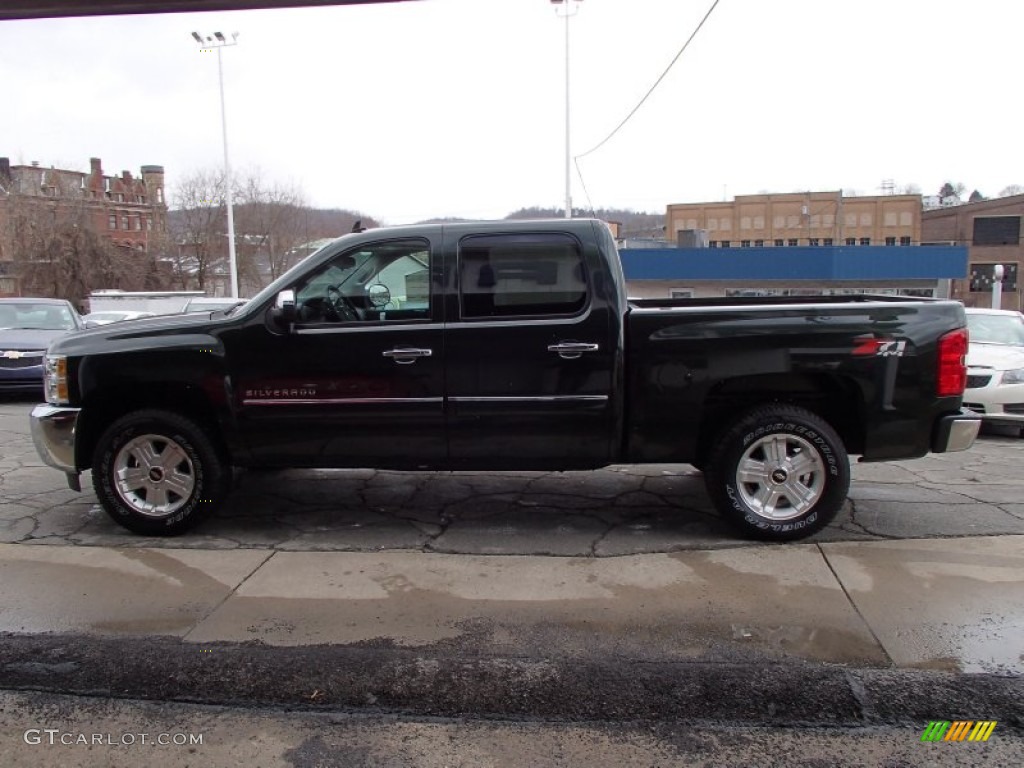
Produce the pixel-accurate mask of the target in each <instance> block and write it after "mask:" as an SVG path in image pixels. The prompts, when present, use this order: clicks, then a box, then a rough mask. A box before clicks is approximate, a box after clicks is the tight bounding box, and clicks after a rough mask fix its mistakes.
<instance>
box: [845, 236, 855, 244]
mask: <svg viewBox="0 0 1024 768" xmlns="http://www.w3.org/2000/svg"><path fill="white" fill-rule="evenodd" d="M846 244H847V245H856V244H857V238H856V237H848V238H846Z"/></svg>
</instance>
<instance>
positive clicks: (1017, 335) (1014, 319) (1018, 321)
mask: <svg viewBox="0 0 1024 768" xmlns="http://www.w3.org/2000/svg"><path fill="white" fill-rule="evenodd" d="M967 330H968V332H969V333H970V336H971V341H972V342H974V341H977V342H981V343H982V344H1007V345H1010V346H1014V347H1024V316H1022V315H1019V314H1016V315H985V314H968V315H967Z"/></svg>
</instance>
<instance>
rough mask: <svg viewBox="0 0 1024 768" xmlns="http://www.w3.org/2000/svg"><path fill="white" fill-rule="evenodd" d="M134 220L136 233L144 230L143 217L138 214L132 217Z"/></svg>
mask: <svg viewBox="0 0 1024 768" xmlns="http://www.w3.org/2000/svg"><path fill="white" fill-rule="evenodd" d="M132 219H133V220H134V223H135V229H136V231H138V230H140V229H142V217H141V216H140V215H138V214H136V215H134V216H132Z"/></svg>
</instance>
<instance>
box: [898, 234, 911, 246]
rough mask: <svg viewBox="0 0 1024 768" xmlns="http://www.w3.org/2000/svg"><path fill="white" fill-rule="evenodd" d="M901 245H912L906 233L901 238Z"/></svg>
mask: <svg viewBox="0 0 1024 768" xmlns="http://www.w3.org/2000/svg"><path fill="white" fill-rule="evenodd" d="M900 245H910V238H909V237H908V236H906V235H904V236H903V237H901V238H900Z"/></svg>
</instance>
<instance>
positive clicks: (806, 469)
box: [704, 405, 850, 541]
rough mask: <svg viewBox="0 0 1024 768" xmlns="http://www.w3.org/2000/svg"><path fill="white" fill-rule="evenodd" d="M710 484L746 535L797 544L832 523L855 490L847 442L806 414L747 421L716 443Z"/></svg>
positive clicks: (794, 411)
mask: <svg viewBox="0 0 1024 768" xmlns="http://www.w3.org/2000/svg"><path fill="white" fill-rule="evenodd" d="M704 481H705V484H706V486H707V489H708V494H709V495H710V496H711V500H712V502H714V505H715V507H716V508H717V509H718V511H719V513H720V514H721V515H722V516H723V517H724V518H725V519H727V520H728V521H729V522H730V523H732V525H734V526H735V527H737V528H738V529H739V530H740V531H741V532H742V533H743V534H744V535H746V536H748V537H750V538H755V539H765V540H770V541H793V540H795V539H802V538H804V537H805V536H810V535H811V534H813V533H816V532H817V531H820V530H821V529H822V528H824V527H825V526H826V525H828V524H829V523H830V522H832V520H833V519H834V518H835V516H836V514H838V512H839V510H840V509H842V506H843V503H844V502H845V501H846V495H847V493H848V491H849V489H850V462H849V458H848V457H847V454H846V449H845V448H844V446H843V443H842V440H840V439H839V436H838V435H837V434H836V432H835V430H833V429H832V427H830V426H829V425H828V423H826V422H825V421H824V420H823V419H821V418H820V417H818V416H816V415H815V414H813V413H811V412H810V411H808V410H805V409H804V408H799V407H796V406H791V405H772V406H764V407H761V408H756V409H754V410H752V411H749V412H748V413H746V414H744V415H743V416H741V417H740V418H739V419H737V420H736V421H735V422H733V423H732V425H731V426H729V427H728V428H727V429H726V430H725V431H724V432H723V433H722V435H721V436H720V437H719V438H718V440H716V441H715V444H714V447H713V448H712V450H711V453H710V455H709V456H708V461H707V471H706V472H705V474H704Z"/></svg>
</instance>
